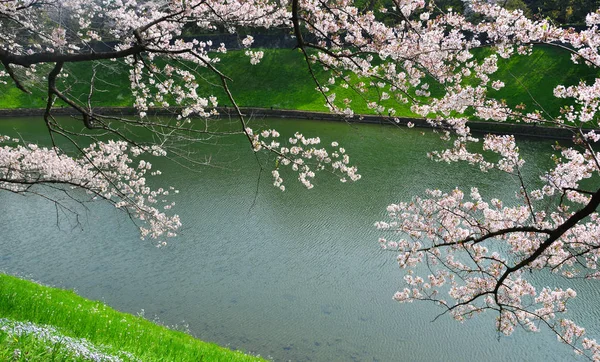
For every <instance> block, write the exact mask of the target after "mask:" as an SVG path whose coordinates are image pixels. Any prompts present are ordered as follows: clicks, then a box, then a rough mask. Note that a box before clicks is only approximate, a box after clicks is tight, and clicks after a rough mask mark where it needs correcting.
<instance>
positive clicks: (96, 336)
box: [0, 272, 265, 362]
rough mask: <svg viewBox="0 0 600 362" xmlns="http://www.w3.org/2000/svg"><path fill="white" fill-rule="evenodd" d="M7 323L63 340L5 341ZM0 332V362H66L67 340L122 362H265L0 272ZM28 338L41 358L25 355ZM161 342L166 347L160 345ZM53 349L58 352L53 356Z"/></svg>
mask: <svg viewBox="0 0 600 362" xmlns="http://www.w3.org/2000/svg"><path fill="white" fill-rule="evenodd" d="M142 312H143V310H142ZM8 321H14V322H16V323H22V324H31V325H32V326H35V327H31V328H29V330H27V331H25V330H24V331H25V333H29V332H31V331H33V332H35V331H36V330H38V331H39V330H49V331H50V332H48V333H50V334H51V333H55V332H56V331H58V332H65V333H66V335H61V336H59V337H60V338H59V339H60V341H59V343H56V338H58V337H56V338H54V340H53V339H52V338H48V336H45V337H46V338H41V337H40V336H37V337H33V335H32V334H31V333H30V334H29V335H20V336H19V338H14V337H10V338H6V333H7V331H8V332H10V331H11V330H12V329H11V328H5V324H6V323H7V322H8ZM82 321H83V322H82ZM9 324H10V323H9ZM0 327H2V328H0V359H2V360H7V359H4V357H7V356H9V357H13V356H14V355H16V354H18V355H23V356H28V353H29V352H31V355H30V357H31V358H33V359H35V360H45V356H47V355H48V354H49V353H51V354H54V353H58V354H57V357H56V358H57V359H60V360H62V358H67V357H69V360H71V357H70V356H65V355H64V354H61V352H64V350H65V348H66V347H68V346H67V344H69V343H67V342H68V340H80V341H84V342H85V343H86V344H87V345H90V344H91V345H95V346H103V347H105V348H112V349H114V350H119V351H120V352H121V354H122V355H124V356H129V357H130V358H129V357H128V358H126V359H125V360H128V361H129V360H140V359H141V360H143V361H150V362H151V361H165V360H173V361H175V360H177V361H182V362H188V361H189V362H196V361H199V360H208V361H231V362H235V361H240V362H241V361H244V362H249V361H257V362H260V361H265V360H264V359H262V358H261V357H260V356H254V355H251V354H246V353H244V352H242V351H239V350H233V349H230V348H226V347H222V346H219V345H217V344H215V343H212V342H205V341H203V340H201V339H198V338H196V337H193V336H192V335H190V334H187V333H184V332H181V331H179V330H173V329H170V328H168V327H166V326H163V325H160V324H157V323H155V322H152V321H150V320H148V319H145V318H144V317H143V316H140V315H137V316H136V315H133V314H130V313H124V312H120V311H118V310H116V309H113V308H111V307H110V306H108V305H106V304H105V303H104V302H101V301H95V300H91V299H87V298H85V297H82V296H80V295H79V294H77V293H75V292H74V291H72V290H69V289H63V288H57V287H51V286H46V285H43V284H40V283H38V282H35V281H31V280H29V279H26V278H22V277H17V276H14V275H10V274H6V273H4V272H0ZM103 331H104V332H103ZM12 333H15V332H12ZM48 333H46V334H48ZM33 334H34V333H33ZM38 334H39V333H38ZM22 337H25V338H22ZM26 337H29V338H26ZM42 337H44V335H42ZM32 338H34V339H36V338H37V339H38V342H39V343H42V344H45V345H46V347H44V348H42V354H36V351H35V348H34V349H33V350H30V349H31V347H32V343H31V339H32ZM132 341H133V342H132ZM167 341H168V342H169V343H165V342H167ZM88 342H89V343H88ZM33 347H35V346H33ZM38 347H39V346H38ZM55 348H58V349H60V351H59V350H58V349H57V351H58V352H57V351H54V349H55ZM66 349H68V348H66ZM28 350H29V351H28ZM15 351H16V352H15ZM37 352H39V351H37ZM78 353H79V354H81V350H79V351H75V352H74V355H78ZM36 357H37V358H38V359H36ZM61 357H62V358H61ZM75 359H76V358H75ZM75 359H74V360H75ZM83 359H85V358H83ZM11 360H13V359H11ZM19 360H21V359H19ZM76 360H79V359H76Z"/></svg>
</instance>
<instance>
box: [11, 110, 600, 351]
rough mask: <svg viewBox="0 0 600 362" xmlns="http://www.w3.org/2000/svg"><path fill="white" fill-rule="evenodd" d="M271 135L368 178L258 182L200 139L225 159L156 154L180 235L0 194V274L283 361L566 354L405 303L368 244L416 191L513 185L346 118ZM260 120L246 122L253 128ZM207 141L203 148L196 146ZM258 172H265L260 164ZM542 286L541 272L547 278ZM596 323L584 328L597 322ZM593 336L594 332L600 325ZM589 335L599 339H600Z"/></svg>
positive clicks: (593, 315)
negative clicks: (312, 139)
mask: <svg viewBox="0 0 600 362" xmlns="http://www.w3.org/2000/svg"><path fill="white" fill-rule="evenodd" d="M256 122H263V123H268V126H269V127H273V128H276V129H278V130H279V131H280V133H281V134H282V135H284V136H285V135H286V134H291V133H293V132H294V131H296V130H299V131H301V132H302V133H304V134H305V135H314V134H317V133H318V135H319V136H320V137H321V139H322V140H323V141H324V142H327V143H328V142H331V141H333V140H338V141H340V143H341V144H342V145H343V146H344V147H345V148H346V150H347V152H348V153H349V154H350V155H351V159H352V162H353V163H354V164H357V165H358V167H359V171H360V173H361V174H362V175H363V179H362V180H360V181H359V182H358V183H355V184H341V183H339V182H338V181H337V178H335V177H330V176H327V175H321V177H320V178H319V179H317V181H316V187H315V188H314V189H313V190H305V189H303V188H302V186H300V185H298V184H297V182H296V181H295V180H294V176H293V174H289V175H287V176H288V178H287V179H286V177H285V176H286V175H285V174H283V177H284V179H286V187H287V190H286V192H283V193H282V192H280V191H278V190H277V189H275V188H274V187H272V186H271V185H270V179H269V177H268V175H265V173H263V175H262V176H261V178H260V183H259V185H258V191H257V182H258V181H259V167H258V166H257V163H256V160H255V158H254V156H253V155H252V153H251V152H250V151H249V149H248V147H247V144H246V143H247V141H245V140H244V139H242V138H241V137H240V138H239V139H228V140H227V141H226V142H223V143H227V145H224V146H219V147H218V148H215V147H208V146H206V147H205V148H204V149H201V151H202V152H204V153H211V154H212V155H213V161H214V162H216V163H217V164H218V165H220V166H225V167H224V168H204V169H202V170H200V172H189V171H187V170H185V169H182V168H180V167H178V166H176V165H173V164H169V163H168V162H165V161H163V162H162V163H161V164H160V163H159V166H158V167H159V169H161V170H162V172H163V176H162V177H161V179H160V180H156V181H155V182H160V183H161V185H173V186H175V187H177V188H178V189H179V190H181V192H180V194H179V195H175V196H174V201H176V202H177V207H176V208H177V210H176V211H177V212H178V213H179V214H180V215H181V218H182V220H183V222H184V228H183V230H182V232H181V233H180V236H179V237H178V238H176V239H174V240H171V241H170V244H169V246H168V247H166V248H160V249H157V248H156V247H155V246H154V244H153V243H152V242H148V241H140V240H139V236H138V234H137V232H136V229H135V227H134V226H133V225H132V224H131V222H130V221H129V220H128V219H127V218H126V217H125V216H124V215H123V214H120V213H119V212H117V211H115V210H114V209H113V208H111V207H110V206H108V205H105V204H102V203H93V204H88V205H86V206H87V207H88V208H89V211H84V210H83V209H82V213H83V215H82V216H83V217H82V218H81V223H80V224H77V223H75V222H74V220H73V218H72V217H70V216H69V215H62V214H59V215H58V217H59V219H60V222H59V223H58V225H57V222H56V218H57V214H56V211H55V209H54V206H53V205H52V204H49V203H48V202H45V201H44V200H41V199H39V198H35V197H20V196H17V195H12V194H8V193H1V194H0V213H2V214H3V215H4V217H3V222H2V224H1V225H0V235H2V237H1V238H0V243H2V246H1V249H0V269H2V270H4V271H6V272H8V273H13V274H18V275H21V276H27V277H30V278H32V279H35V280H39V281H41V282H43V283H46V284H51V285H56V286H60V287H64V288H72V289H75V290H76V291H77V292H78V293H79V294H81V295H83V296H85V297H88V298H91V299H100V300H103V301H105V302H106V303H108V304H109V305H111V306H113V307H115V308H117V309H119V310H122V311H126V312H131V313H137V312H140V310H141V309H144V310H145V314H146V317H148V318H150V319H152V318H154V317H156V318H158V320H160V321H161V322H162V323H165V324H168V325H175V324H177V325H179V326H180V327H179V328H184V329H185V328H189V331H190V332H191V333H192V334H193V335H195V336H197V337H199V338H202V339H204V340H207V341H214V342H216V343H219V344H221V345H227V346H230V347H232V348H238V349H242V350H244V351H248V352H252V353H255V354H260V355H262V356H266V357H271V358H273V359H275V360H293V361H311V360H312V361H481V360H486V361H524V360H527V361H534V360H535V361H553V360H569V359H572V358H573V354H572V352H571V351H570V350H569V348H567V347H566V346H563V345H560V344H558V343H557V342H556V338H555V337H553V336H552V335H551V334H550V333H545V332H542V333H539V334H532V333H525V332H517V333H515V335H514V336H513V337H509V338H501V339H499V340H498V339H497V334H496V332H495V331H494V324H493V316H492V315H488V316H483V317H482V318H478V319H476V320H472V321H467V322H466V323H464V325H460V324H458V323H456V322H454V321H451V320H450V319H448V318H441V319H439V320H437V321H436V322H431V321H432V319H433V318H434V317H435V316H436V313H437V312H440V311H439V310H436V309H435V308H434V307H433V306H431V305H427V304H419V303H416V304H409V305H400V304H397V303H396V302H394V301H392V295H393V294H394V292H395V291H396V290H397V289H398V288H399V287H400V286H401V279H402V273H401V271H400V270H399V269H398V267H397V266H396V264H395V260H394V259H395V255H393V253H389V252H384V251H382V250H380V249H379V246H378V243H377V238H378V236H379V234H378V232H377V230H375V229H374V228H373V226H372V225H373V223H374V222H375V221H377V220H379V219H380V218H381V217H382V216H383V215H384V212H385V207H386V206H387V205H388V204H389V203H391V202H398V201H401V200H407V199H409V198H410V196H411V195H413V194H415V193H419V192H422V191H423V190H424V189H425V188H427V187H439V188H442V189H445V190H448V189H451V188H453V187H455V186H461V187H470V186H474V185H477V186H479V187H480V189H481V190H482V195H484V196H488V197H493V196H508V197H510V196H511V195H512V191H511V187H512V185H513V182H514V180H510V179H509V178H503V177H498V175H496V174H493V173H490V174H482V173H478V172H476V171H474V170H472V169H466V170H465V169H462V168H461V167H460V166H459V165H446V164H439V163H434V162H431V161H428V160H427V158H426V150H427V149H429V148H431V147H438V148H439V147H441V146H440V141H439V139H438V138H437V136H435V135H433V134H432V133H430V132H429V131H426V132H425V134H424V135H422V134H421V133H422V130H414V129H396V128H392V127H382V126H371V125H360V126H348V125H346V124H341V123H328V122H310V121H291V120H279V121H277V120H271V121H268V122H267V121H256ZM33 124H34V123H33V122H30V123H27V122H24V121H23V120H3V121H2V122H0V133H7V132H14V128H18V131H19V132H20V133H21V134H22V135H23V137H24V138H28V137H31V138H38V137H43V134H44V133H43V132H44V131H43V129H41V128H36V127H37V123H35V124H36V127H34V126H33ZM254 127H255V128H258V126H257V125H255V126H254ZM549 144H550V142H547V141H523V142H522V143H521V144H520V148H521V150H522V151H523V152H524V153H525V154H526V157H532V156H535V161H530V162H529V163H528V164H527V165H528V166H527V167H529V168H530V170H535V169H537V168H539V167H543V166H544V165H547V164H548V162H549V159H548V157H547V152H548V151H549V148H548V145H549ZM203 147H204V146H203ZM267 166H268V165H267ZM549 281H551V280H550V279H545V280H541V281H540V282H541V283H542V284H545V283H549ZM599 297H600V296H599V294H598V292H597V291H594V290H593V289H592V287H591V286H590V285H583V286H582V287H580V288H579V298H578V299H579V301H578V303H579V304H577V305H576V306H575V308H574V309H575V310H574V314H575V315H576V317H577V318H578V319H579V320H580V321H583V322H585V323H584V325H585V326H587V327H590V328H593V327H594V326H596V325H598V324H599V323H598V322H600V316H599V315H598V312H597V311H595V310H594V311H588V310H586V309H585V308H584V306H585V304H586V302H587V303H588V305H590V304H589V303H593V301H596V300H597V299H598V298H599ZM592 330H593V329H592ZM596 332H599V331H598V330H596ZM597 334H598V333H597Z"/></svg>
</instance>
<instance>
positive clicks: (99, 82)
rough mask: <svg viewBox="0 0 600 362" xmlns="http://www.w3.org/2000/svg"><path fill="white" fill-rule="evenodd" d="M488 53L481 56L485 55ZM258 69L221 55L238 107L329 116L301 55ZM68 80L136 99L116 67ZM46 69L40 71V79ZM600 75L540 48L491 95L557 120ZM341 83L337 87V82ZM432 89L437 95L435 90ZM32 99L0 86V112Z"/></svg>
mask: <svg viewBox="0 0 600 362" xmlns="http://www.w3.org/2000/svg"><path fill="white" fill-rule="evenodd" d="M489 51H490V50H489V49H488V50H483V51H482V53H486V52H489ZM264 53H265V56H264V58H263V60H262V61H261V63H259V64H258V65H251V64H250V62H249V59H248V57H247V56H245V55H244V52H243V51H230V52H228V53H227V54H221V55H219V56H220V58H221V62H220V63H217V64H216V66H217V68H218V69H219V70H220V71H221V72H223V73H224V74H226V75H227V76H229V77H230V78H231V79H232V81H231V82H230V89H231V91H232V93H233V95H234V97H235V99H236V101H237V102H238V104H239V105H240V106H245V107H262V108H271V107H272V108H274V109H294V110H306V111H326V110H327V108H326V107H325V100H324V99H323V96H322V95H321V94H320V93H318V92H317V91H316V90H315V89H316V85H315V83H314V82H313V80H312V78H311V76H310V74H309V72H308V69H307V65H306V62H305V60H304V58H303V56H302V54H301V53H300V52H299V51H298V50H290V49H268V50H264ZM67 67H68V71H69V73H70V76H69V77H68V78H67V79H66V80H65V83H64V85H63V86H62V87H63V89H68V91H69V94H71V95H72V96H74V97H76V98H79V99H80V101H82V102H84V103H87V94H88V91H89V88H90V84H89V80H90V79H91V74H92V73H93V71H94V69H95V71H96V74H97V79H96V82H95V88H96V91H95V92H94V95H93V98H92V103H93V105H95V106H131V105H132V103H133V98H132V96H131V92H130V90H129V80H128V72H129V71H128V69H127V68H126V67H125V66H124V65H122V64H121V63H118V62H110V61H106V62H101V63H97V64H96V65H95V68H92V66H91V65H90V63H77V64H68V65H67ZM314 69H315V73H316V76H317V78H318V79H319V80H320V81H321V82H325V81H326V80H327V78H328V77H329V75H328V74H327V73H326V72H325V71H323V70H322V69H321V68H319V67H318V66H315V67H314ZM42 72H43V69H40V70H38V73H40V74H42ZM199 74H200V76H201V77H202V78H203V79H202V80H201V81H200V86H199V88H198V89H197V93H198V94H201V95H215V96H217V97H218V98H219V101H220V105H223V106H230V105H231V104H230V103H229V101H228V99H227V97H226V96H225V93H224V92H223V90H222V89H221V88H220V87H219V79H217V77H216V76H215V75H214V74H212V73H211V72H210V71H208V70H206V69H200V71H199ZM597 75H598V73H597V71H595V70H594V69H591V68H588V67H586V66H583V65H579V66H578V65H574V64H573V63H572V62H571V60H570V54H569V53H568V52H566V51H564V50H561V49H558V48H555V47H550V46H544V47H536V48H535V49H534V51H533V54H532V55H531V56H514V57H512V58H510V59H508V60H503V59H500V61H499V71H498V72H497V73H496V74H494V75H493V76H492V79H500V80H502V81H504V83H505V84H506V87H505V88H503V89H501V90H500V91H493V90H492V91H491V93H490V95H491V96H493V97H497V98H499V99H504V100H505V101H506V102H507V104H509V105H511V106H514V105H518V104H524V105H526V106H527V108H526V109H527V110H528V111H533V110H534V109H537V108H539V107H538V106H536V104H535V103H536V101H537V102H538V103H539V104H541V105H543V106H544V107H545V110H546V111H548V113H550V114H551V115H554V116H555V115H557V114H558V112H559V109H560V107H561V106H563V105H565V104H567V103H568V102H569V100H557V99H556V98H554V97H553V95H552V89H553V88H554V87H555V86H556V85H558V84H565V85H572V84H577V83H578V82H579V81H580V80H584V81H588V82H589V81H591V80H593V79H595V77H596V76H597ZM338 83H339V82H338ZM437 88H438V87H436V86H435V85H432V87H431V90H432V93H433V94H436V93H439V92H436V90H438V91H439V89H437ZM30 89H32V91H33V94H31V95H28V94H25V93H23V92H20V91H19V90H17V89H16V88H15V87H14V86H12V84H10V83H9V84H7V85H2V84H0V95H1V96H0V108H40V107H44V106H45V104H44V99H45V97H46V96H45V91H44V89H43V85H38V86H37V87H36V85H34V84H31V85H30ZM331 90H332V91H333V92H335V93H336V94H337V99H338V100H339V99H343V98H350V99H352V107H353V109H354V111H355V112H356V113H359V114H372V113H373V111H372V110H370V109H368V107H367V105H366V102H365V101H364V100H363V99H362V97H361V96H360V95H357V94H356V93H355V92H354V91H353V90H351V89H344V88H342V87H340V86H339V85H338V84H336V85H334V86H331ZM374 92H375V90H374V88H372V87H371V88H369V90H368V92H367V94H366V97H367V98H368V97H370V96H374V95H375V93H374ZM386 106H387V107H393V108H394V109H395V110H396V114H397V115H398V116H404V117H414V116H415V114H414V113H412V112H411V111H410V107H409V106H408V105H406V104H400V103H398V102H395V101H393V100H389V101H387V102H386Z"/></svg>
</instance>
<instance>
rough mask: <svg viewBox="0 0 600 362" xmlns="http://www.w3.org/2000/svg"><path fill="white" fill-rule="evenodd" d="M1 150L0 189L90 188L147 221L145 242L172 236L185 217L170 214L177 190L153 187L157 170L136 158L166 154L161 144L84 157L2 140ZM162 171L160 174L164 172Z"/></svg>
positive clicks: (115, 146) (99, 150)
mask: <svg viewBox="0 0 600 362" xmlns="http://www.w3.org/2000/svg"><path fill="white" fill-rule="evenodd" d="M0 141H1V142H2V143H3V144H4V145H3V146H2V147H1V148H0V188H1V189H4V190H8V191H12V192H15V193H40V191H39V190H38V188H39V187H44V186H45V187H60V186H59V184H62V185H65V187H66V189H65V190H69V189H82V190H85V191H86V192H87V193H88V194H90V195H91V197H93V198H102V199H105V200H108V201H110V202H111V203H112V204H114V205H115V207H117V208H119V209H122V210H124V211H126V212H128V213H130V214H131V215H133V216H134V217H135V218H137V219H139V220H142V221H143V222H144V224H143V225H142V226H140V232H141V235H142V238H144V237H151V238H154V239H156V238H160V237H172V236H175V235H176V231H177V229H178V228H179V227H180V226H181V222H180V220H179V216H177V215H170V216H169V215H167V214H166V213H165V211H167V210H169V209H170V208H171V207H172V206H173V205H174V203H173V202H169V201H168V200H167V197H168V196H169V194H170V193H177V190H175V189H174V188H171V187H169V188H168V189H163V188H158V189H153V188H151V187H150V186H148V185H147V183H146V175H147V174H148V173H149V172H152V171H151V170H152V164H151V163H150V162H147V161H144V160H139V161H138V162H134V158H138V157H139V156H141V155H144V154H146V155H148V154H150V155H154V156H164V154H165V153H164V151H163V150H162V149H160V148H159V147H157V146H153V147H149V148H148V149H142V148H139V147H132V146H130V145H129V144H128V143H126V142H124V141H116V142H115V141H108V142H106V143H104V142H98V143H94V144H91V145H90V146H89V147H87V148H85V149H84V150H82V151H83V152H82V153H83V155H82V156H80V157H79V158H74V157H71V156H69V155H67V154H65V153H63V152H61V151H60V150H58V149H49V148H45V147H39V146H37V145H35V144H28V145H22V144H20V142H19V143H16V142H15V141H18V139H17V140H11V139H10V138H8V137H6V136H2V137H1V138H0ZM158 172H159V171H154V173H155V174H156V173H158Z"/></svg>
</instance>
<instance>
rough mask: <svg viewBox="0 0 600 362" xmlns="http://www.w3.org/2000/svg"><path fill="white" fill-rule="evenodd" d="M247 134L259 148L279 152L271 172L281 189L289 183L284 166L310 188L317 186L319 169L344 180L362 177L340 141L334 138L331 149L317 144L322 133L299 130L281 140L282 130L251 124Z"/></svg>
mask: <svg viewBox="0 0 600 362" xmlns="http://www.w3.org/2000/svg"><path fill="white" fill-rule="evenodd" d="M246 134H247V135H248V136H249V137H250V138H251V140H252V144H253V147H254V150H255V151H260V150H262V149H265V150H268V151H270V152H273V153H275V154H276V155H277V158H276V163H275V165H276V166H275V169H274V170H273V171H272V172H271V174H272V176H273V186H275V187H278V188H279V189H280V190H281V191H285V185H283V178H282V177H281V174H280V172H279V169H280V168H281V167H284V166H289V168H290V169H291V170H292V171H294V172H297V173H298V181H300V183H302V185H304V186H305V187H306V188H307V189H312V188H313V187H314V184H313V179H314V178H315V176H316V172H319V171H323V170H326V169H328V170H329V171H331V172H333V173H335V174H337V175H339V176H340V182H347V181H358V180H360V178H361V175H360V174H359V173H358V169H357V168H356V166H351V165H350V156H348V155H347V154H346V149H345V148H343V147H340V146H339V144H338V143H337V142H332V143H331V149H330V150H329V151H328V150H327V149H326V148H325V147H321V148H317V146H318V145H320V144H321V139H320V138H319V137H312V138H309V137H305V136H304V135H303V134H301V133H298V132H296V133H295V134H294V135H293V136H292V137H289V138H288V140H287V142H286V141H281V140H280V134H279V132H277V131H276V130H273V129H269V130H263V131H260V132H258V133H254V131H253V130H252V129H251V128H246Z"/></svg>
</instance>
